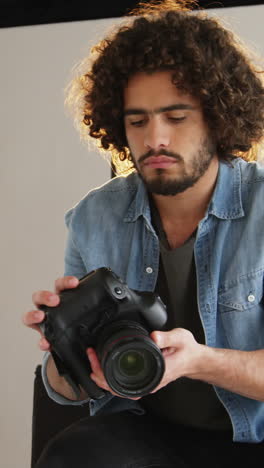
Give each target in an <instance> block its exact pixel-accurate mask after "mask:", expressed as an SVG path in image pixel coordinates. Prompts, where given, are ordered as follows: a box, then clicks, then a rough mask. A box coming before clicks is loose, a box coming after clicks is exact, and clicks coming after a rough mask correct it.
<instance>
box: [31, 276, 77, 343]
mask: <svg viewBox="0 0 264 468" xmlns="http://www.w3.org/2000/svg"><path fill="white" fill-rule="evenodd" d="M78 284H79V280H78V278H76V277H75V276H64V277H62V278H58V279H57V280H56V281H55V288H54V292H51V291H37V292H34V293H33V295H32V301H33V303H34V305H35V306H36V309H34V310H30V311H29V312H26V313H25V314H24V315H23V317H22V321H23V323H24V325H26V326H27V327H30V328H33V329H34V330H36V331H37V332H39V334H40V336H41V338H40V341H39V347H40V349H41V350H42V351H48V350H49V349H50V344H49V342H48V341H47V340H46V338H45V337H44V336H43V333H42V331H41V330H40V328H39V326H38V325H39V324H40V323H41V322H42V321H43V320H44V317H45V314H44V312H43V311H42V310H39V307H40V306H41V304H43V305H47V306H49V307H56V306H57V305H58V304H59V302H60V296H59V294H60V292H61V291H63V290H64V289H72V288H76V286H78Z"/></svg>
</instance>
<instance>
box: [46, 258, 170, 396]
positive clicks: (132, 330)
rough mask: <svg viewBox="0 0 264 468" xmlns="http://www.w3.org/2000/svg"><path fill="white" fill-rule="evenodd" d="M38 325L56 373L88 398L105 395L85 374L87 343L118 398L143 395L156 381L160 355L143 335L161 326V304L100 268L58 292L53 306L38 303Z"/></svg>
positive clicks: (160, 368) (161, 366)
mask: <svg viewBox="0 0 264 468" xmlns="http://www.w3.org/2000/svg"><path fill="white" fill-rule="evenodd" d="M40 308H41V310H43V311H44V312H45V319H44V320H43V322H42V323H41V324H40V327H41V330H42V332H43V334H44V336H45V337H46V338H47V340H48V341H49V342H50V344H51V349H52V354H53V357H54V360H55V364H56V365H57V368H58V371H59V372H60V374H62V375H64V376H65V378H67V380H68V381H69V383H70V384H71V385H72V386H73V388H75V389H76V391H77V390H79V389H80V387H82V388H83V389H84V390H85V391H86V392H87V393H88V395H89V396H90V397H91V398H94V399H98V398H101V397H103V396H104V395H105V391H104V390H102V389H101V388H99V387H98V386H97V385H96V384H95V382H93V381H92V380H91V378H90V377H89V375H90V373H91V367H90V363H89V360H88V357H87V355H86V349H87V348H88V347H93V348H94V349H95V350H96V352H97V355H98V358H99V360H100V363H101V366H102V369H103V372H104V375H105V378H106V380H107V382H108V384H109V386H110V387H111V388H112V390H114V391H115V392H116V393H117V394H119V395H120V396H124V397H138V396H144V395H146V394H148V393H150V391H152V390H153V389H154V388H155V387H156V386H157V385H158V383H159V382H160V380H161V378H162V376H163V373H164V367H165V366H164V359H163V356H162V353H161V351H160V349H159V348H158V347H157V346H156V344H155V343H154V342H153V340H151V338H150V337H149V333H151V332H152V331H154V330H163V329H164V327H165V324H166V322H167V313H166V308H165V306H164V304H163V302H162V301H161V299H160V298H159V297H158V296H157V295H156V294H155V293H152V292H139V291H135V290H132V289H130V288H128V286H127V285H126V284H125V283H124V282H123V281H122V280H121V279H120V278H119V277H118V276H117V275H116V274H115V273H114V272H113V271H112V270H111V269H110V268H106V267H102V268H98V269H97V270H93V271H91V272H90V273H88V274H87V275H86V276H84V277H83V278H82V279H81V280H80V282H79V285H78V286H77V288H74V289H67V290H64V291H62V293H61V294H60V303H59V305H58V306H57V307H48V306H46V305H42V306H41V307H40Z"/></svg>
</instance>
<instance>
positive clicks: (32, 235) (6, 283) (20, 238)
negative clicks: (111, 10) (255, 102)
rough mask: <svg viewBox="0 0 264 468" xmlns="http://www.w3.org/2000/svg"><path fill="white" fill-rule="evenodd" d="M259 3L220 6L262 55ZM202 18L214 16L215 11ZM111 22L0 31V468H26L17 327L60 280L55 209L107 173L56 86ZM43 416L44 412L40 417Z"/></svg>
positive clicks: (30, 360) (24, 378) (28, 414)
mask: <svg viewBox="0 0 264 468" xmlns="http://www.w3.org/2000/svg"><path fill="white" fill-rule="evenodd" d="M263 13H264V6H255V7H241V8H230V9H225V10H221V16H222V17H225V18H227V19H228V21H229V23H230V25H232V28H233V29H234V30H235V31H236V32H237V33H239V34H240V35H241V37H242V38H243V39H244V40H245V42H246V43H247V44H248V45H249V46H250V47H253V48H255V49H256V50H257V51H258V52H260V53H261V54H262V55H264V54H263V52H264V51H263V39H264V37H263V35H264V33H263ZM210 14H216V15H218V16H220V10H211V12H210ZM119 21H120V19H114V20H112V19H110V20H97V21H82V22H72V23H61V24H51V25H41V26H30V27H18V28H6V29H5V28H4V29H0V57H1V73H0V90H1V102H0V109H1V113H0V134H1V138H0V145H1V171H0V180H1V184H0V191H1V195H0V204H1V205H0V208H1V213H2V215H1V216H2V222H1V244H0V249H1V251H0V258H1V328H0V330H1V337H0V342H1V354H0V362H1V367H0V369H1V399H0V401H1V403H0V404H1V408H0V412H1V420H0V421H1V422H0V457H1V458H0V466H1V467H3V468H29V466H30V451H31V419H32V401H33V380H34V371H35V367H36V365H37V364H38V363H40V362H41V359H42V352H41V351H40V350H39V349H38V346H37V342H38V335H37V334H36V332H34V331H32V330H30V329H27V328H26V327H24V326H23V325H22V323H21V316H22V314H23V313H24V312H25V311H27V310H29V309H31V308H32V302H31V294H32V292H33V291H35V290H38V289H50V288H52V287H53V282H54V280H55V279H56V278H57V277H59V276H62V275H63V253H64V245H65V237H66V229H65V227H64V213H65V211H66V210H67V209H68V208H70V207H71V206H73V205H74V204H75V203H77V202H78V200H79V199H80V198H82V197H83V196H84V195H85V194H86V192H87V191H88V190H89V189H91V188H93V187H95V186H98V185H101V184H102V183H104V182H105V181H106V180H108V179H109V177H110V167H109V165H108V163H107V162H106V161H105V160H104V159H103V158H102V155H99V154H98V153H97V151H88V149H87V148H86V147H85V146H84V145H83V144H81V143H80V140H79V135H78V134H77V132H76V130H75V129H74V127H73V123H72V121H71V120H70V119H69V118H68V117H66V115H65V111H64V106H63V100H64V96H63V90H64V87H65V85H66V84H67V83H68V80H69V77H70V72H71V69H72V67H73V66H74V65H75V64H76V62H78V61H79V60H80V59H81V58H82V57H83V56H85V55H87V53H88V52H89V49H90V46H91V45H92V44H93V43H95V42H97V40H99V39H100V38H101V36H102V34H104V33H105V31H107V30H108V29H109V26H110V25H111V24H113V23H117V22H119ZM47 417H48V415H47Z"/></svg>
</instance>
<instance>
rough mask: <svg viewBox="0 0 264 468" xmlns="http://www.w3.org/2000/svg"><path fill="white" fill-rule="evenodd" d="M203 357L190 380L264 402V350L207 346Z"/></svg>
mask: <svg viewBox="0 0 264 468" xmlns="http://www.w3.org/2000/svg"><path fill="white" fill-rule="evenodd" d="M201 346H203V345H201ZM202 354H203V359H201V366H200V368H199V370H198V372H197V373H195V374H193V375H189V376H188V377H190V378H194V379H198V380H203V381H205V382H208V383H210V384H212V385H216V386H218V387H222V388H225V389H226V390H230V391H231V392H234V393H238V394H240V395H243V396H245V397H248V398H252V399H254V400H259V401H264V350H258V351H238V350H231V349H219V348H210V347H208V346H204V350H203V353H202Z"/></svg>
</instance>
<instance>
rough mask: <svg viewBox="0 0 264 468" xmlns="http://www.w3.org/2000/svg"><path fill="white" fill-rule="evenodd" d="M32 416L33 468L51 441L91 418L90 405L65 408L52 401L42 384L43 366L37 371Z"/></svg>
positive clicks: (39, 366) (37, 368) (38, 367)
mask: <svg viewBox="0 0 264 468" xmlns="http://www.w3.org/2000/svg"><path fill="white" fill-rule="evenodd" d="M33 396H34V399H33V414H32V442H31V468H34V466H35V464H36V462H37V460H38V458H39V457H40V454H41V452H42V450H43V449H44V447H45V446H46V444H47V443H48V442H49V440H50V439H51V438H52V437H54V436H55V435H56V434H58V433H59V432H60V431H62V430H63V429H65V428H66V427H68V426H70V425H71V424H73V423H74V422H76V421H78V420H80V419H82V418H85V417H87V416H89V405H88V403H86V404H85V405H82V406H63V405H59V404H57V403H55V402H54V401H53V400H51V399H50V398H49V397H48V395H47V392H46V390H45V387H44V385H43V382H42V377H41V365H40V364H39V365H38V366H37V367H36V370H35V379H34V395H33Z"/></svg>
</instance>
